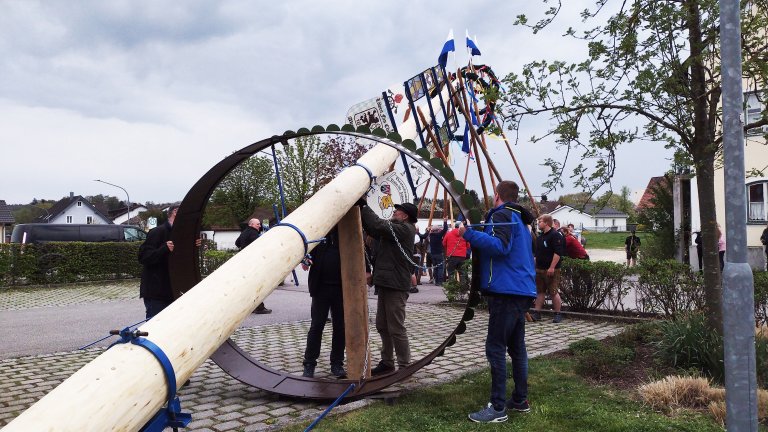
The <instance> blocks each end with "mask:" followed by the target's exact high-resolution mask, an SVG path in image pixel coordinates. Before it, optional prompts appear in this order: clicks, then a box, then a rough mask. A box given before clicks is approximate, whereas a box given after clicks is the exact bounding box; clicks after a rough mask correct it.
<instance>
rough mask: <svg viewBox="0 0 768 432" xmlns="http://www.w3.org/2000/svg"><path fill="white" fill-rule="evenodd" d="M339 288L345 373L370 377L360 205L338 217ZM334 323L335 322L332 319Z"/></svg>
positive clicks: (349, 375) (351, 377)
mask: <svg viewBox="0 0 768 432" xmlns="http://www.w3.org/2000/svg"><path fill="white" fill-rule="evenodd" d="M338 227H339V253H340V254H341V256H342V260H341V289H342V292H343V294H344V334H345V341H346V345H347V376H348V377H349V378H350V379H356V380H360V379H366V378H370V377H371V368H372V367H371V353H370V350H369V347H370V345H369V343H370V341H369V340H368V335H369V334H370V333H369V331H368V288H367V286H366V284H365V250H364V246H363V225H362V222H361V220H360V208H359V207H357V206H355V207H352V208H351V209H349V211H348V212H347V214H346V215H344V217H342V218H341V220H340V221H339V225H338ZM333 324H334V325H336V323H333Z"/></svg>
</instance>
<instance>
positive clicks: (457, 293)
mask: <svg viewBox="0 0 768 432" xmlns="http://www.w3.org/2000/svg"><path fill="white" fill-rule="evenodd" d="M461 267H462V270H463V271H464V274H466V275H467V278H465V280H462V281H457V280H456V278H455V277H449V278H448V279H446V281H445V282H444V283H443V292H444V293H445V297H446V298H448V301H449V302H451V303H454V302H464V301H467V299H468V298H469V290H470V288H471V286H472V284H471V279H472V260H466V261H464V262H463V263H461Z"/></svg>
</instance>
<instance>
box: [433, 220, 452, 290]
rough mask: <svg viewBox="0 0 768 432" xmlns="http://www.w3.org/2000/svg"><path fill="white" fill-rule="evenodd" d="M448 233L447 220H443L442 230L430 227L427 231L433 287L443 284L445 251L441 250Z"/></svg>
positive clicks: (437, 227)
mask: <svg viewBox="0 0 768 432" xmlns="http://www.w3.org/2000/svg"><path fill="white" fill-rule="evenodd" d="M447 232H448V219H444V220H443V228H442V229H441V228H440V227H439V226H437V225H432V226H431V227H430V230H429V254H430V256H431V260H432V265H433V266H434V268H435V269H434V271H433V272H432V274H433V275H434V279H435V285H442V284H443V282H445V249H443V238H444V237H445V233H447Z"/></svg>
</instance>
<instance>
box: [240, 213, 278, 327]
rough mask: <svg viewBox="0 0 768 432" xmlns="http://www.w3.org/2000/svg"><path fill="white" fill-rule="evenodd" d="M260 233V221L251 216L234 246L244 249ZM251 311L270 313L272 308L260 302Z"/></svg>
mask: <svg viewBox="0 0 768 432" xmlns="http://www.w3.org/2000/svg"><path fill="white" fill-rule="evenodd" d="M260 235H261V221H260V220H258V219H256V218H253V219H251V220H249V221H248V226H247V227H245V229H244V230H243V232H241V233H240V236H239V237H238V238H237V240H235V246H237V247H238V248H239V249H241V250H242V249H245V247H246V246H248V245H249V244H251V243H253V242H254V241H255V240H256V239H257V238H259V236H260ZM253 313H255V314H268V313H272V309H267V307H266V306H264V303H263V302H262V303H261V304H259V306H258V307H256V309H254V311H253Z"/></svg>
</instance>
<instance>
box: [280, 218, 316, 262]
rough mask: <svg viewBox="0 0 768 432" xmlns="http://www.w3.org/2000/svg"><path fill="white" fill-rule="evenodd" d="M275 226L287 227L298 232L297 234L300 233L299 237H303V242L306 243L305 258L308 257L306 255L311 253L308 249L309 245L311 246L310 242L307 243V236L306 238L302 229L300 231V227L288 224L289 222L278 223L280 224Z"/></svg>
mask: <svg viewBox="0 0 768 432" xmlns="http://www.w3.org/2000/svg"><path fill="white" fill-rule="evenodd" d="M275 226H276V227H279V226H286V227H288V228H292V229H293V230H294V231H296V232H297V233H299V235H300V236H301V241H302V242H303V243H304V256H306V255H307V253H309V248H308V247H307V245H308V244H309V242H308V241H307V236H306V235H304V232H303V231H302V230H300V229H299V227H297V226H296V225H294V224H290V223H288V222H280V223H278V224H277V225H275Z"/></svg>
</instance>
